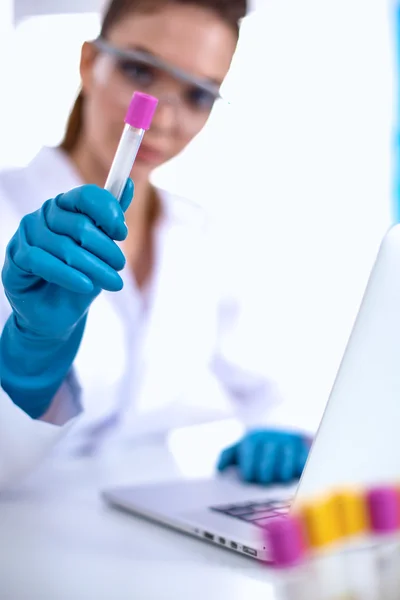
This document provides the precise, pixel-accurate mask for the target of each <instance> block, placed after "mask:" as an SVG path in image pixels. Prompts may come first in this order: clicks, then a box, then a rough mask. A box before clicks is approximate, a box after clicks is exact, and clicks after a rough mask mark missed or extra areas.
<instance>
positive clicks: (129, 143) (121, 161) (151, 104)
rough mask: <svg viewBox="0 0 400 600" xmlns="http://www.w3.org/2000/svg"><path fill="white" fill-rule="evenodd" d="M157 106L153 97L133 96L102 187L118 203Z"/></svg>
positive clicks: (137, 94)
mask: <svg viewBox="0 0 400 600" xmlns="http://www.w3.org/2000/svg"><path fill="white" fill-rule="evenodd" d="M157 105H158V100H157V98H154V96H149V95H148V94H143V93H141V92H135V93H134V94H133V97H132V100H131V103H130V105H129V108H128V112H127V113H126V117H125V127H124V130H123V132H122V136H121V139H120V141H119V145H118V148H117V151H116V153H115V156H114V160H113V163H112V165H111V169H110V172H109V174H108V177H107V181H106V183H105V186H104V189H106V190H107V191H108V192H110V193H111V194H112V195H113V196H114V197H115V198H116V199H117V200H118V201H120V200H121V197H122V194H123V192H124V189H125V186H126V182H127V180H128V178H129V176H130V174H131V171H132V167H133V164H134V162H135V160H136V156H137V153H138V151H139V148H140V144H141V143H142V140H143V137H144V134H145V132H146V131H147V130H148V129H150V125H151V121H152V119H153V116H154V113H155V111H156V108H157Z"/></svg>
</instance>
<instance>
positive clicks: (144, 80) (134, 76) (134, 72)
mask: <svg viewBox="0 0 400 600" xmlns="http://www.w3.org/2000/svg"><path fill="white" fill-rule="evenodd" d="M119 69H120V71H121V73H123V74H124V75H125V76H126V77H127V78H128V79H130V81H132V82H133V83H136V84H140V85H143V86H147V85H150V84H151V83H152V82H153V80H154V73H153V70H152V68H151V67H149V66H148V65H144V64H143V63H139V62H133V61H121V62H120V63H119Z"/></svg>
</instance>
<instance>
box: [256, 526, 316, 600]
mask: <svg viewBox="0 0 400 600" xmlns="http://www.w3.org/2000/svg"><path fill="white" fill-rule="evenodd" d="M263 533H264V541H265V544H266V546H267V548H268V551H269V553H270V560H271V564H272V566H273V567H274V568H275V573H274V575H275V577H274V584H275V592H276V595H275V597H276V598H277V600H318V598H317V596H316V595H315V589H314V588H315V579H314V577H313V573H312V568H313V565H312V564H311V563H310V562H309V560H308V557H307V545H306V541H305V539H304V532H303V527H302V523H301V521H300V520H299V519H298V518H297V517H294V516H291V515H286V516H284V517H277V518H275V519H271V520H270V523H269V524H268V525H267V526H266V527H265V529H264V532H263Z"/></svg>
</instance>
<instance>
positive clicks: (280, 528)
mask: <svg viewBox="0 0 400 600" xmlns="http://www.w3.org/2000/svg"><path fill="white" fill-rule="evenodd" d="M264 540H265V542H266V546H267V547H268V549H269V551H270V555H271V563H272V564H273V566H275V567H276V568H280V569H285V568H286V569H287V568H290V567H294V566H297V565H299V564H301V563H302V562H303V561H304V560H305V558H306V552H307V542H306V539H305V534H304V530H303V524H302V522H301V520H300V519H299V518H297V517H295V516H292V515H286V516H284V517H276V518H272V519H271V520H270V523H269V524H268V525H267V526H266V527H265V528H264Z"/></svg>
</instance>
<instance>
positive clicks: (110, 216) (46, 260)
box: [0, 180, 133, 418]
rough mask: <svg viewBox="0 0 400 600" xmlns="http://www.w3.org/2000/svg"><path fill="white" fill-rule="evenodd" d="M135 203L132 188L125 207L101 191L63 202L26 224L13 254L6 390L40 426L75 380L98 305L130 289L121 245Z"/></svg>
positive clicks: (7, 282) (2, 349)
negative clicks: (71, 376)
mask: <svg viewBox="0 0 400 600" xmlns="http://www.w3.org/2000/svg"><path fill="white" fill-rule="evenodd" d="M132 196H133V183H132V181H130V180H129V181H128V184H127V186H126V189H125V191H124V195H123V198H122V200H121V203H119V202H118V201H117V200H116V199H115V198H114V197H113V196H112V195H111V194H110V193H109V192H107V191H105V190H103V189H101V188H99V187H97V186H94V185H84V186H82V187H79V188H76V189H73V190H71V191H69V192H67V193H65V194H60V195H59V196H57V197H56V198H54V199H52V200H48V201H47V202H45V203H44V204H43V206H42V207H41V208H40V209H39V210H37V211H35V212H34V213H31V214H29V215H27V216H25V217H24V218H23V219H22V221H21V223H20V225H19V228H18V230H17V232H16V233H15V235H14V236H13V238H12V239H11V241H10V243H9V245H8V247H7V252H6V259H5V263H4V267H3V271H2V281H3V285H4V289H5V293H6V296H7V298H8V301H9V302H10V305H11V308H12V314H11V316H10V317H9V319H8V321H7V323H6V325H5V327H4V330H3V333H2V335H1V338H0V378H1V386H2V388H3V389H4V390H5V391H6V392H7V394H8V395H9V396H10V398H11V399H12V400H13V402H14V403H15V404H16V405H18V406H19V407H20V408H22V409H23V410H24V411H25V412H26V413H28V414H29V415H30V416H31V417H32V418H39V417H41V416H42V415H43V414H44V413H45V412H46V411H47V409H48V408H49V406H50V404H51V402H52V399H53V397H54V395H55V394H56V392H57V390H58V389H59V387H60V385H61V383H62V382H63V381H64V379H65V377H66V376H67V374H68V372H69V370H70V368H71V365H72V362H73V360H74V358H75V356H76V353H77V351H78V348H79V345H80V342H81V339H82V335H83V331H84V327H85V322H86V316H87V312H88V309H89V307H90V305H91V303H92V302H93V300H94V299H95V298H96V296H97V295H98V294H99V293H100V292H101V290H109V291H118V290H120V289H121V288H122V286H123V282H122V279H121V277H120V275H119V274H118V271H120V270H121V269H123V267H124V265H125V258H124V255H123V253H122V251H121V250H120V248H119V247H118V245H117V244H116V243H115V241H114V240H117V241H122V240H124V239H125V238H126V236H127V233H128V230H127V227H126V224H125V219H124V211H125V210H126V209H127V208H128V206H129V204H130V202H131V200H132Z"/></svg>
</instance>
